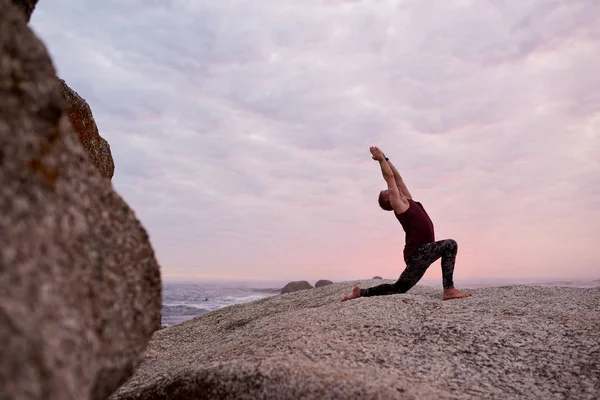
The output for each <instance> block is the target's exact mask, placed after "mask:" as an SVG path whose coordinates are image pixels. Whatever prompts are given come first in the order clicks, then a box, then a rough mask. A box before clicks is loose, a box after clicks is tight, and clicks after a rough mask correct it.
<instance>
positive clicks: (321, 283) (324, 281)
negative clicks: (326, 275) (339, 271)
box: [315, 279, 333, 288]
mask: <svg viewBox="0 0 600 400" xmlns="http://www.w3.org/2000/svg"><path fill="white" fill-rule="evenodd" d="M327 285H333V282H331V281H328V280H327V279H321V280H318V281H317V283H315V287H316V288H319V287H323V286H327Z"/></svg>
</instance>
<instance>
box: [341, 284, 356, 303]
mask: <svg viewBox="0 0 600 400" xmlns="http://www.w3.org/2000/svg"><path fill="white" fill-rule="evenodd" d="M357 297H360V287H358V286H354V289H352V293H350V294H347V295H345V296H344V297H342V300H340V301H346V300H352V299H356V298H357Z"/></svg>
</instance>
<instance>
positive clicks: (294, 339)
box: [112, 280, 600, 400]
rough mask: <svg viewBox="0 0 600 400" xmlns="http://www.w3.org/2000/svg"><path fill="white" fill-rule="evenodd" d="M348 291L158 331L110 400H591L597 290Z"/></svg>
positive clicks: (595, 386) (246, 308)
mask: <svg viewBox="0 0 600 400" xmlns="http://www.w3.org/2000/svg"><path fill="white" fill-rule="evenodd" d="M386 282H389V283H392V282H393V280H386ZM356 283H357V282H346V283H336V284H333V285H329V286H326V287H324V288H320V289H319V290H307V291H300V292H296V293H293V294H289V295H286V296H274V297H269V298H266V299H262V300H259V301H255V302H253V303H246V304H241V305H235V306H230V307H226V308H223V309H220V310H218V311H215V312H212V313H209V314H205V315H203V316H201V317H199V318H196V319H194V320H190V321H186V322H184V323H182V324H179V325H174V326H171V327H168V328H166V329H162V330H160V331H158V332H156V333H155V334H154V337H153V338H152V341H151V342H150V344H149V346H148V352H147V356H146V358H145V360H144V362H143V363H142V365H141V366H140V368H139V369H138V370H137V371H136V373H135V374H134V376H133V377H132V378H131V380H130V381H129V382H128V383H126V384H125V385H124V386H122V387H121V388H120V389H119V390H118V391H117V392H116V393H115V395H114V396H113V397H112V399H113V400H133V399H136V400H150V399H152V400H159V399H160V400H162V399H165V400H166V399H171V398H177V399H180V400H186V399H211V398H236V399H298V398H303V399H329V398H339V399H350V398H369V399H375V398H381V399H384V398H387V399H390V398H394V399H565V398H571V399H597V395H598V393H599V392H598V391H599V389H600V362H599V360H600V288H590V289H580V288H562V287H532V286H513V287H496V288H480V289H473V290H472V293H473V294H474V295H473V297H470V298H468V299H461V300H451V301H442V300H441V289H434V288H430V287H426V286H416V287H415V288H413V289H412V290H411V291H410V292H408V293H406V294H397V295H390V296H379V297H370V298H358V299H355V300H351V301H348V302H344V303H341V302H340V301H339V299H340V298H341V297H342V296H343V295H345V294H347V293H348V292H349V291H350V290H351V288H352V287H353V286H354V285H355V284H356ZM378 283H379V282H375V281H372V280H369V281H364V282H362V283H361V285H362V284H365V285H364V286H365V287H368V286H372V285H376V284H378Z"/></svg>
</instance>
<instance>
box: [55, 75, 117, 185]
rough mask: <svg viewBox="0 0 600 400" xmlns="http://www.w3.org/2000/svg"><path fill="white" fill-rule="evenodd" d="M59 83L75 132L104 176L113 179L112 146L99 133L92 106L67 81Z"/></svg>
mask: <svg viewBox="0 0 600 400" xmlns="http://www.w3.org/2000/svg"><path fill="white" fill-rule="evenodd" d="M59 82H60V90H61V92H62V94H63V96H64V98H65V100H66V101H67V104H68V107H67V114H68V115H69V121H70V122H71V126H72V128H73V130H74V131H75V132H76V133H77V135H78V136H79V140H80V141H81V144H83V147H84V148H85V151H86V152H87V154H88V156H89V157H90V160H91V161H92V163H93V164H94V165H95V166H96V168H98V170H99V171H100V173H101V174H102V176H104V177H105V178H108V179H111V178H112V177H113V175H114V173H115V163H114V161H113V158H112V154H111V152H110V145H109V144H108V142H107V141H106V140H104V138H103V137H101V136H100V134H99V133H98V127H97V126H96V121H94V116H93V115H92V110H91V109H90V106H89V105H88V103H87V102H86V101H85V100H84V99H83V98H81V96H79V95H78V94H77V92H75V91H74V90H73V89H71V88H70V87H69V86H68V85H67V84H66V83H65V81H63V80H62V79H60V80H59Z"/></svg>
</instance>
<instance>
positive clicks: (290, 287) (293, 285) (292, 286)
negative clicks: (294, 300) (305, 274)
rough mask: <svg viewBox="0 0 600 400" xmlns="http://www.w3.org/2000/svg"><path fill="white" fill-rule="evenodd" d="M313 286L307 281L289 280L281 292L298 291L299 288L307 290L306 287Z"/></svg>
mask: <svg viewBox="0 0 600 400" xmlns="http://www.w3.org/2000/svg"><path fill="white" fill-rule="evenodd" d="M312 288H313V285H311V284H310V283H308V282H307V281H294V282H289V283H288V284H286V285H285V286H284V287H282V288H281V292H280V294H286V293H293V292H297V291H298V290H306V289H312Z"/></svg>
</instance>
